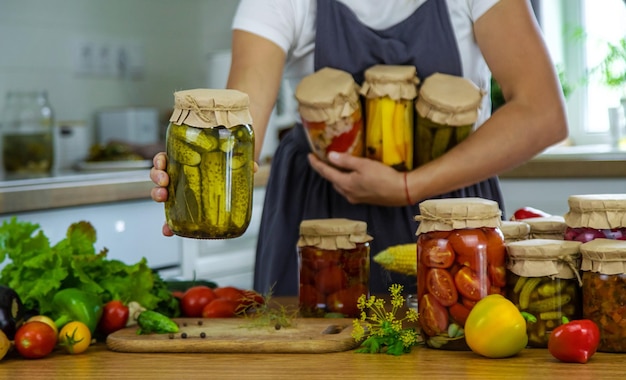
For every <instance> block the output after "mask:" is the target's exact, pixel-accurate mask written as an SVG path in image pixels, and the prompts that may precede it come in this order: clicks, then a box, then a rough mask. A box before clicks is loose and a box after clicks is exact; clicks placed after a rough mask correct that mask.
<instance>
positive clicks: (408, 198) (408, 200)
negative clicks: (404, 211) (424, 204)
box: [404, 172, 414, 206]
mask: <svg viewBox="0 0 626 380" xmlns="http://www.w3.org/2000/svg"><path fill="white" fill-rule="evenodd" d="M407 174H408V172H404V195H406V201H407V202H409V205H410V206H412V205H413V204H414V203H413V201H412V200H411V196H410V195H409V186H408V184H407V182H406V176H407Z"/></svg>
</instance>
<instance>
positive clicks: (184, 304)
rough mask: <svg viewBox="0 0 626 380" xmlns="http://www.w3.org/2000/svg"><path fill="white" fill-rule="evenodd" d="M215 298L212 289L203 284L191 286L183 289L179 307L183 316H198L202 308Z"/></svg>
mask: <svg viewBox="0 0 626 380" xmlns="http://www.w3.org/2000/svg"><path fill="white" fill-rule="evenodd" d="M215 298H217V297H216V296H215V293H214V292H213V289H211V288H209V287H208V286H205V285H197V286H192V287H191V288H189V289H187V290H186V291H185V294H184V295H183V299H182V300H181V301H180V308H181V311H182V313H183V315H184V316H185V317H190V318H200V317H201V316H202V309H204V307H205V306H206V305H207V304H208V303H209V302H211V301H213V300H214V299H215Z"/></svg>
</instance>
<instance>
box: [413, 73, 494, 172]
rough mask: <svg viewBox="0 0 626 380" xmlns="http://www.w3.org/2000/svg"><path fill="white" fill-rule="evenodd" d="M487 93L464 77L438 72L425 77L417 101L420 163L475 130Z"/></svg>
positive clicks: (430, 158) (418, 154) (416, 141)
mask: <svg viewBox="0 0 626 380" xmlns="http://www.w3.org/2000/svg"><path fill="white" fill-rule="evenodd" d="M483 95H484V92H483V91H481V90H480V89H479V88H478V87H477V86H476V85H475V84H474V83H472V82H471V81H469V80H468V79H465V78H463V77H457V76H454V75H448V74H442V73H435V74H433V75H431V76H429V77H428V78H426V79H425V80H424V83H423V84H422V86H421V88H420V91H419V95H418V98H417V101H416V102H415V108H416V110H417V130H416V137H415V143H416V145H415V154H416V159H417V165H416V166H419V165H424V164H425V163H427V162H430V161H432V160H434V159H436V158H438V157H440V156H441V155H443V154H444V153H446V152H447V151H449V150H450V149H452V148H453V147H455V146H456V145H457V144H459V143H460V142H461V141H463V140H465V138H466V137H467V136H469V135H470V133H472V130H473V128H474V123H476V120H477V119H478V110H479V108H480V104H481V101H482V98H483Z"/></svg>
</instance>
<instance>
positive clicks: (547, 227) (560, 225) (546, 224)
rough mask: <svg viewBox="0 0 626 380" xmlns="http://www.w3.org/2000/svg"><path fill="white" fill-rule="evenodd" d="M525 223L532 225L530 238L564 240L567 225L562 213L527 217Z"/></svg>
mask: <svg viewBox="0 0 626 380" xmlns="http://www.w3.org/2000/svg"><path fill="white" fill-rule="evenodd" d="M523 221H524V223H526V224H528V225H529V226H530V234H529V239H554V240H563V238H564V236H565V229H566V228H567V225H566V224H565V220H564V219H563V217H562V216H560V215H551V216H539V217H536V218H526V219H524V220H523Z"/></svg>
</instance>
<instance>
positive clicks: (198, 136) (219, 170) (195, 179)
mask: <svg viewBox="0 0 626 380" xmlns="http://www.w3.org/2000/svg"><path fill="white" fill-rule="evenodd" d="M174 103H175V104H174V112H173V114H172V116H171V118H170V124H169V126H168V128H167V135H166V151H167V156H168V165H167V173H168V175H169V177H170V183H169V186H168V192H169V197H168V200H167V201H166V202H165V217H166V221H167V224H168V225H169V227H170V228H171V229H172V231H173V232H174V233H175V234H176V235H179V236H183V237H190V238H198V239H225V238H235V237H238V236H241V235H242V234H243V233H244V232H245V231H246V229H247V228H248V224H249V223H250V217H251V214H252V192H253V186H254V181H253V173H254V167H253V165H254V133H253V130H252V118H251V116H250V113H249V110H248V104H249V99H248V95H247V94H245V93H242V92H239V91H236V90H213V89H194V90H186V91H178V92H176V93H174Z"/></svg>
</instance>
